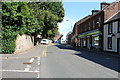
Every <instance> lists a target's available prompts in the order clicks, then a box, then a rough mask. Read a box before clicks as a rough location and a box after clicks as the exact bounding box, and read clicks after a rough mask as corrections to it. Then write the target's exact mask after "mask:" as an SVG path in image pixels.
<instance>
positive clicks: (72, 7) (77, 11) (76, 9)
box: [58, 1, 112, 37]
mask: <svg viewBox="0 0 120 80" xmlns="http://www.w3.org/2000/svg"><path fill="white" fill-rule="evenodd" d="M101 2H103V1H101ZM101 2H67V1H65V2H63V7H64V9H65V17H64V20H63V22H62V23H59V24H58V26H59V32H60V33H61V34H63V35H64V37H65V36H66V34H67V33H68V32H70V31H72V29H73V26H74V24H75V22H77V21H79V20H81V19H82V18H84V17H86V16H88V15H91V14H92V12H91V11H92V10H94V9H95V10H100V3H101ZM111 2H112V1H109V3H111Z"/></svg>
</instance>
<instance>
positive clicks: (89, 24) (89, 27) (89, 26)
mask: <svg viewBox="0 0 120 80" xmlns="http://www.w3.org/2000/svg"><path fill="white" fill-rule="evenodd" d="M90 25H91V23H90V22H89V30H90Z"/></svg>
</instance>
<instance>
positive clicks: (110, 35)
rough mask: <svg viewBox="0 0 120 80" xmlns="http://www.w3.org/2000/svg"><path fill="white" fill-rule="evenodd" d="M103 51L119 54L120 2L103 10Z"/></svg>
mask: <svg viewBox="0 0 120 80" xmlns="http://www.w3.org/2000/svg"><path fill="white" fill-rule="evenodd" d="M104 11H105V15H107V16H106V17H105V23H104V45H103V46H104V51H109V52H114V53H119V54H120V0H119V1H116V2H114V3H112V4H111V5H110V6H108V7H107V8H106V9H104Z"/></svg>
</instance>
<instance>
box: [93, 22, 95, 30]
mask: <svg viewBox="0 0 120 80" xmlns="http://www.w3.org/2000/svg"><path fill="white" fill-rule="evenodd" d="M94 28H95V20H93V29H94Z"/></svg>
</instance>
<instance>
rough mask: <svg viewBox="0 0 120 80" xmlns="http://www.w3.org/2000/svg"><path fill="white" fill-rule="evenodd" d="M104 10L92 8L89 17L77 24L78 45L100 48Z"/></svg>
mask: <svg viewBox="0 0 120 80" xmlns="http://www.w3.org/2000/svg"><path fill="white" fill-rule="evenodd" d="M103 15H104V12H103V11H99V10H93V11H92V15H91V17H89V18H88V19H87V20H86V21H84V22H83V23H81V24H79V25H78V36H77V39H78V46H79V47H82V48H88V49H97V50H99V49H102V44H101V43H102V38H103V37H102V31H103V28H102V24H103V23H104V18H103Z"/></svg>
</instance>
